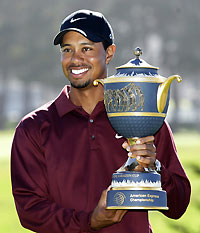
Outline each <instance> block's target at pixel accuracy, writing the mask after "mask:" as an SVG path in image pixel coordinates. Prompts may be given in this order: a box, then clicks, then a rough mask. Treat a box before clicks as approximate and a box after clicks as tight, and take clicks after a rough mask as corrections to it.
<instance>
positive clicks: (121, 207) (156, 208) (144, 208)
mask: <svg viewBox="0 0 200 233" xmlns="http://www.w3.org/2000/svg"><path fill="white" fill-rule="evenodd" d="M106 209H108V210H109V209H112V210H119V209H125V210H127V209H129V210H134V209H137V210H138V209H140V210H168V209H169V208H168V207H157V206H156V207H154V206H148V207H147V206H107V207H106Z"/></svg>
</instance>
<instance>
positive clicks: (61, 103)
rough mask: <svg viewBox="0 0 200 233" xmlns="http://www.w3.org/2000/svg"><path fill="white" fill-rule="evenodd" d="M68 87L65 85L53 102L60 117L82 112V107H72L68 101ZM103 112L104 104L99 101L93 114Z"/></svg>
mask: <svg viewBox="0 0 200 233" xmlns="http://www.w3.org/2000/svg"><path fill="white" fill-rule="evenodd" d="M69 92H70V86H69V85H67V86H65V87H64V88H63V90H62V91H61V93H60V94H59V96H58V97H57V98H56V100H55V105H56V109H57V111H58V114H59V116H60V117H62V116H64V115H65V114H67V113H69V112H71V111H74V110H79V111H80V110H83V109H82V107H80V106H76V105H74V104H73V103H72V102H71V100H70V99H69ZM102 111H105V106H104V102H103V101H100V102H99V103H98V104H97V106H96V107H95V109H94V112H93V114H94V115H96V114H98V113H99V112H102Z"/></svg>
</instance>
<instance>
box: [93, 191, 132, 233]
mask: <svg viewBox="0 0 200 233" xmlns="http://www.w3.org/2000/svg"><path fill="white" fill-rule="evenodd" d="M108 190H109V189H107V190H104V191H103V192H102V194H101V198H100V200H99V203H98V205H97V207H96V208H95V209H94V211H93V213H92V215H91V228H92V229H93V230H100V229H101V228H104V227H107V226H110V225H113V224H115V223H119V222H121V220H122V218H123V217H124V215H125V214H126V212H127V210H107V209H106V198H107V191H108Z"/></svg>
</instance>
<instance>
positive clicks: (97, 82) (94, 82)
mask: <svg viewBox="0 0 200 233" xmlns="http://www.w3.org/2000/svg"><path fill="white" fill-rule="evenodd" d="M99 83H101V85H102V86H104V79H96V80H94V81H93V85H94V86H95V87H97V86H98V85H99Z"/></svg>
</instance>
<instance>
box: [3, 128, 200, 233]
mask: <svg viewBox="0 0 200 233" xmlns="http://www.w3.org/2000/svg"><path fill="white" fill-rule="evenodd" d="M12 138H13V131H12V130H9V131H0V148H1V150H0V187H1V192H0V210H1V211H0V232H1V233H28V232H30V231H29V230H26V229H24V228H22V227H21V225H20V223H19V220H18V217H17V213H16V210H15V206H14V201H13V197H12V194H11V181H10V162H9V161H10V159H9V158H10V148H11V142H12ZM175 142H176V145H177V149H178V152H179V157H180V160H181V162H182V164H183V166H184V169H185V171H186V173H187V175H188V177H189V179H190V181H191V184H192V197H191V202H190V205H189V207H188V209H187V211H186V213H185V214H184V215H183V216H182V218H180V219H179V220H172V219H168V218H167V217H165V216H164V215H162V214H161V213H159V212H158V211H152V212H150V220H151V224H152V227H153V232H154V233H199V232H200V230H199V229H200V221H199V216H200V214H199V213H200V195H199V193H200V182H199V178H200V161H199V151H200V134H198V133H195V132H187V131H182V132H179V133H176V134H175ZM130 224H131V223H130ZM141 233H142V232H141Z"/></svg>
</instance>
